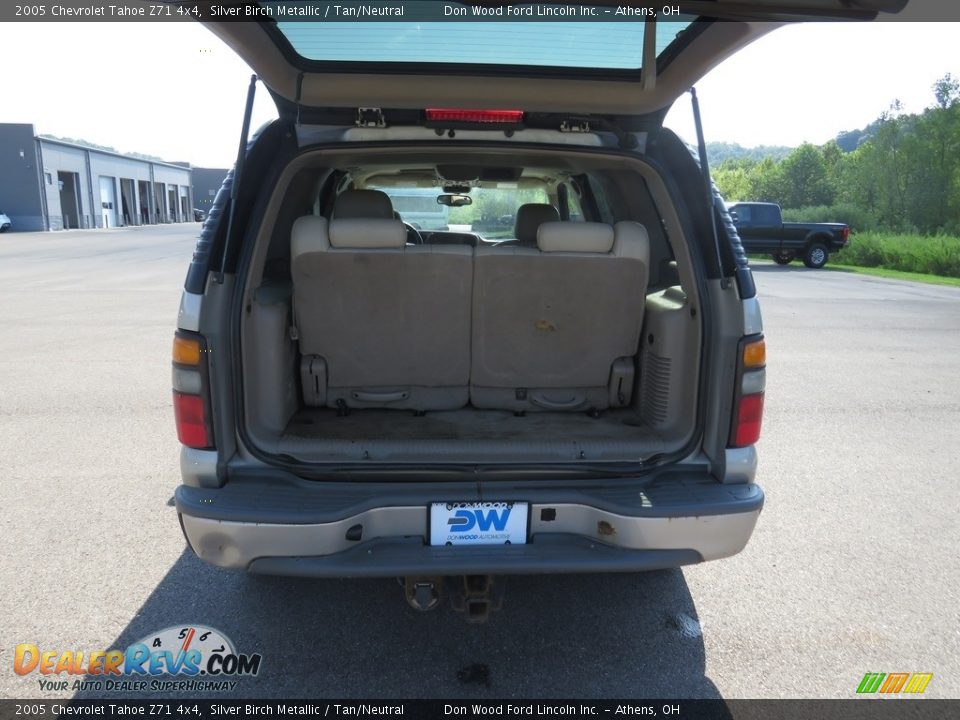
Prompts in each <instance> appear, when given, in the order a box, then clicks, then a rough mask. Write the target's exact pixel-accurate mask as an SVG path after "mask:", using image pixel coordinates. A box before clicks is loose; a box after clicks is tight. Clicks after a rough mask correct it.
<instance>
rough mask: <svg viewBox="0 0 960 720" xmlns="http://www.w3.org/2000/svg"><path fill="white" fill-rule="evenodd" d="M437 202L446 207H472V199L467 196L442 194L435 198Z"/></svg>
mask: <svg viewBox="0 0 960 720" xmlns="http://www.w3.org/2000/svg"><path fill="white" fill-rule="evenodd" d="M437 202H438V203H439V204H441V205H446V206H447V207H464V206H466V205H473V198H472V197H470V196H469V195H450V194H444V195H439V196H438V197H437Z"/></svg>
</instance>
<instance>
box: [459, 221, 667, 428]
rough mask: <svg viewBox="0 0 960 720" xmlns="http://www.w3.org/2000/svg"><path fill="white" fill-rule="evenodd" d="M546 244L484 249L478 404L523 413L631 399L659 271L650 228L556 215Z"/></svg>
mask: <svg viewBox="0 0 960 720" xmlns="http://www.w3.org/2000/svg"><path fill="white" fill-rule="evenodd" d="M537 244H538V249H534V248H526V247H492V248H478V249H477V251H476V257H475V259H474V281H473V331H472V360H471V372H470V401H471V403H472V404H473V405H474V406H476V407H480V408H505V409H511V410H515V411H524V410H554V411H555V410H586V409H589V408H597V409H602V408H606V407H617V406H623V405H626V404H628V403H629V402H630V396H631V392H632V387H633V372H634V363H633V356H634V355H635V354H636V352H637V344H638V341H639V337H640V328H641V325H642V323H643V308H644V297H645V294H646V288H647V279H648V272H649V254H650V251H649V240H648V237H647V231H646V229H645V228H644V227H643V226H642V225H640V224H638V223H634V222H619V223H617V224H616V225H615V226H614V227H610V226H609V225H605V224H602V223H586V222H549V223H544V224H542V225H540V228H539V231H538V235H537Z"/></svg>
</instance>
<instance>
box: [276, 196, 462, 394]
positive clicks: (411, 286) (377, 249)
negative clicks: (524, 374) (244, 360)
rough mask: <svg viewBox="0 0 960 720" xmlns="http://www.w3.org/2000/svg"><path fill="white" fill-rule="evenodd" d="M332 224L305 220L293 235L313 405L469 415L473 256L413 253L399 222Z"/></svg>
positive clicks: (426, 248) (455, 251)
mask: <svg viewBox="0 0 960 720" xmlns="http://www.w3.org/2000/svg"><path fill="white" fill-rule="evenodd" d="M381 204H382V203H381ZM343 214H346V215H348V217H347V218H343V217H342V215H343ZM391 215H392V211H391ZM334 217H335V218H336V219H334V220H331V221H329V222H328V221H327V220H326V218H323V217H318V216H307V217H301V218H299V219H297V220H296V222H295V223H294V225H293V233H292V247H291V270H292V274H293V292H294V312H295V323H296V328H297V335H298V338H299V344H300V352H301V355H302V356H303V358H302V363H301V380H302V381H303V393H304V400H305V402H306V403H307V404H308V405H314V406H324V405H325V406H328V407H342V406H347V407H357V408H362V407H387V408H408V409H414V410H443V409H454V408H459V407H463V406H464V405H466V404H467V401H468V389H467V388H468V382H469V374H470V302H471V293H472V273H473V270H472V261H473V249H472V248H470V247H467V246H453V245H450V246H431V245H418V246H412V245H410V246H408V245H406V229H405V228H404V225H403V223H402V222H400V221H399V220H394V219H383V218H380V217H377V218H373V219H365V218H359V217H357V215H356V213H355V212H353V211H350V212H348V213H338V212H337V211H336V210H335V211H334ZM388 217H389V216H388Z"/></svg>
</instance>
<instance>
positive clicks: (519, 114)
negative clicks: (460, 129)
mask: <svg viewBox="0 0 960 720" xmlns="http://www.w3.org/2000/svg"><path fill="white" fill-rule="evenodd" d="M424 113H425V116H426V120H427V122H430V123H437V122H453V123H481V124H494V125H504V124H505V125H519V124H520V123H522V122H523V110H458V109H456V108H451V109H447V108H427V109H426V110H425V111H424Z"/></svg>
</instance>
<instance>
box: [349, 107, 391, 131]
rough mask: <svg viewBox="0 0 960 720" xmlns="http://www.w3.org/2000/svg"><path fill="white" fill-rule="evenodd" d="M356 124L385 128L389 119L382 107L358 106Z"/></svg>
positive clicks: (365, 126) (358, 125)
mask: <svg viewBox="0 0 960 720" xmlns="http://www.w3.org/2000/svg"><path fill="white" fill-rule="evenodd" d="M356 124H357V127H361V128H385V127H386V126H387V121H386V120H385V119H384V117H383V110H381V109H380V108H357V120H356Z"/></svg>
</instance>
